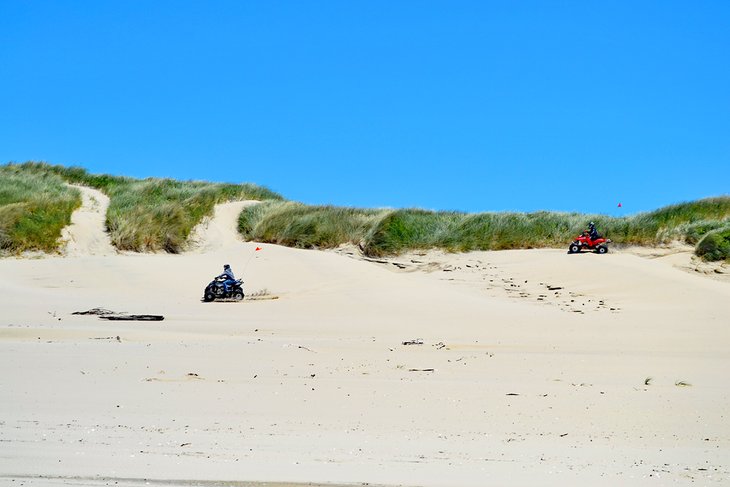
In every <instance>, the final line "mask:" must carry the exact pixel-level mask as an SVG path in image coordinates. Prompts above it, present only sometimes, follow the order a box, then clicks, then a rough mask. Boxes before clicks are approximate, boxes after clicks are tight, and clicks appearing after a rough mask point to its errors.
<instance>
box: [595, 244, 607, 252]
mask: <svg viewBox="0 0 730 487" xmlns="http://www.w3.org/2000/svg"><path fill="white" fill-rule="evenodd" d="M596 251H597V252H598V253H599V254H605V253H606V252H608V247H606V246H605V245H599V246H598V247H596Z"/></svg>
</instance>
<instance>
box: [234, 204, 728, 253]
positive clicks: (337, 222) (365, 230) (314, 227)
mask: <svg viewBox="0 0 730 487" xmlns="http://www.w3.org/2000/svg"><path fill="white" fill-rule="evenodd" d="M728 219H730V197H718V198H708V199H704V200H699V201H694V202H689V203H681V204H677V205H672V206H667V207H665V208H661V209H659V210H656V211H653V212H649V213H642V214H638V215H635V216H631V217H623V218H616V217H609V216H605V215H584V214H578V213H557V212H545V211H541V212H535V213H476V214H469V213H459V212H433V211H426V210H419V209H400V210H366V209H357V208H338V207H331V206H306V205H301V204H298V203H290V202H289V203H282V202H268V203H266V204H263V205H258V206H256V207H250V208H247V209H246V210H244V212H243V213H242V214H241V217H240V220H239V230H240V231H241V233H242V234H243V236H244V237H246V238H249V239H252V240H258V241H262V242H270V243H277V244H282V245H289V246H293V247H303V248H331V247H336V246H338V245H341V244H344V243H353V244H356V245H359V246H360V248H361V249H362V250H363V252H364V253H365V254H366V255H369V256H382V255H392V254H398V253H401V252H404V251H408V250H416V249H431V248H440V249H444V250H447V251H454V252H462V251H469V250H502V249H525V248H541V247H564V246H567V244H568V243H569V240H570V239H571V238H572V237H573V236H575V235H577V234H578V233H580V232H581V231H582V230H583V229H585V227H586V225H587V223H588V222H589V221H594V222H596V224H597V226H598V228H599V230H600V232H601V233H602V234H603V235H604V236H606V237H608V238H611V239H612V240H613V241H614V242H616V243H617V244H627V245H628V244H632V245H657V244H663V243H668V242H670V241H674V240H680V241H684V242H687V243H690V244H695V243H697V242H698V241H699V240H700V239H701V238H702V237H703V236H704V235H705V234H706V233H707V232H708V231H710V230H713V229H716V228H721V227H723V226H724V225H726V222H727V221H728Z"/></svg>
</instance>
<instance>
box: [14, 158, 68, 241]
mask: <svg viewBox="0 0 730 487" xmlns="http://www.w3.org/2000/svg"><path fill="white" fill-rule="evenodd" d="M80 205H81V193H80V192H79V191H78V190H76V189H73V188H69V187H68V186H67V185H65V184H64V182H63V180H62V179H61V178H60V177H59V176H57V175H55V174H49V173H29V172H28V171H25V170H23V169H22V168H19V167H17V166H0V251H2V252H3V253H6V254H7V253H10V254H17V253H20V252H24V251H30V250H38V251H43V252H54V251H55V250H56V249H57V248H58V244H59V239H60V237H61V230H62V229H63V227H65V226H66V225H68V224H69V223H71V213H72V212H73V211H74V210H75V209H76V208H78V207H79V206H80Z"/></svg>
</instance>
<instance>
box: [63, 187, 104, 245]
mask: <svg viewBox="0 0 730 487" xmlns="http://www.w3.org/2000/svg"><path fill="white" fill-rule="evenodd" d="M70 186H71V187H73V188H76V189H78V190H79V191H80V192H81V207H80V208H79V209H77V210H76V211H74V213H73V214H72V215H71V225H69V226H68V227H66V228H64V229H63V231H62V233H61V240H62V241H65V242H66V245H65V247H64V248H63V249H62V253H63V254H65V255H68V256H84V255H114V254H116V249H115V248H114V247H113V246H112V244H111V240H110V239H109V234H108V233H107V231H106V210H107V208H109V197H108V196H107V195H105V194H104V193H102V192H101V191H99V190H96V189H93V188H89V187H86V186H78V185H70Z"/></svg>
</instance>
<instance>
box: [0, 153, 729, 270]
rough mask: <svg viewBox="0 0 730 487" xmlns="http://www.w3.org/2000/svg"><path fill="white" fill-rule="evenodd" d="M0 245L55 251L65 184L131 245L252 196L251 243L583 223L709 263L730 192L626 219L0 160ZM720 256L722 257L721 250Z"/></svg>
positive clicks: (162, 247) (66, 217)
mask: <svg viewBox="0 0 730 487" xmlns="http://www.w3.org/2000/svg"><path fill="white" fill-rule="evenodd" d="M0 176H2V177H1V179H0V248H2V249H5V250H6V251H11V252H18V251H23V250H30V249H36V250H43V251H53V250H54V249H56V248H57V245H58V237H59V236H60V231H61V228H63V226H65V225H66V224H68V222H69V221H70V214H71V212H72V211H73V209H74V208H77V207H78V205H79V202H80V197H79V194H78V192H77V191H75V190H73V189H70V188H68V187H67V186H66V185H65V184H64V182H67V183H75V184H81V185H86V186H90V187H92V188H97V189H99V190H101V191H103V192H104V193H106V194H107V195H108V196H109V198H110V206H109V209H108V211H107V221H106V223H107V228H108V230H109V234H110V237H111V240H112V243H113V245H114V246H115V247H116V248H118V249H120V250H131V251H136V252H155V251H164V252H170V253H177V252H180V251H182V250H184V249H185V246H186V244H187V239H188V237H189V235H190V232H191V230H192V229H193V227H194V226H195V225H197V224H198V223H199V222H200V221H201V220H202V219H203V218H204V217H206V216H209V215H211V214H212V212H213V208H214V206H215V205H216V204H217V203H222V202H225V201H231V200H242V199H254V200H260V201H262V203H260V204H258V205H254V206H250V207H248V208H246V209H245V210H244V211H243V212H242V213H241V215H240V217H239V222H238V224H239V231H240V233H241V235H242V236H243V237H244V238H245V239H248V240H256V241H260V242H268V243H275V244H280V245H286V246H291V247H298V248H320V249H324V248H334V247H337V246H339V245H342V244H347V243H350V244H354V245H357V246H359V247H360V248H361V249H362V251H363V252H364V253H365V254H366V255H368V256H383V255H393V254H398V253H402V252H405V251H409V250H419V249H420V250H425V249H443V250H447V251H452V252H464V251H470V250H503V249H528V248H546V247H547V248H550V247H552V248H556V247H557V248H563V247H566V246H567V245H568V243H569V242H570V240H571V239H572V238H573V237H574V236H575V235H577V234H579V233H580V232H581V231H582V230H583V229H585V227H586V225H587V223H588V222H589V221H595V222H596V223H597V226H598V228H599V231H600V232H601V233H602V234H603V235H604V236H606V237H608V238H611V239H612V240H613V241H614V242H615V243H617V244H619V245H621V244H624V245H641V246H654V245H658V244H665V243H669V242H672V241H681V242H684V243H687V244H690V245H696V246H697V254H698V255H700V256H702V257H703V258H705V259H707V260H722V259H727V257H723V256H725V255H726V254H727V250H725V249H726V248H727V246H726V242H727V240H726V236H727V231H728V228H730V197H728V196H721V197H716V198H707V199H702V200H698V201H693V202H686V203H680V204H676V205H671V206H667V207H664V208H660V209H658V210H655V211H652V212H647V213H640V214H638V215H634V216H629V217H621V218H617V217H610V216H606V215H586V214H579V213H559V212H548V211H540V212H534V213H509V212H500V213H461V212H434V211H426V210H421V209H360V208H345V207H336V206H310V205H304V204H301V203H296V202H291V201H284V200H283V198H282V197H281V196H280V195H278V194H276V193H274V192H272V191H270V190H268V189H266V188H263V187H260V186H257V185H254V184H227V183H210V182H202V181H177V180H173V179H159V178H148V179H142V180H140V179H134V178H128V177H120V176H112V175H107V174H101V175H95V174H89V173H88V172H87V171H86V170H85V169H83V168H79V167H65V166H57V165H50V164H46V163H40V162H27V163H23V164H8V165H5V166H0ZM718 256H719V257H718Z"/></svg>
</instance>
